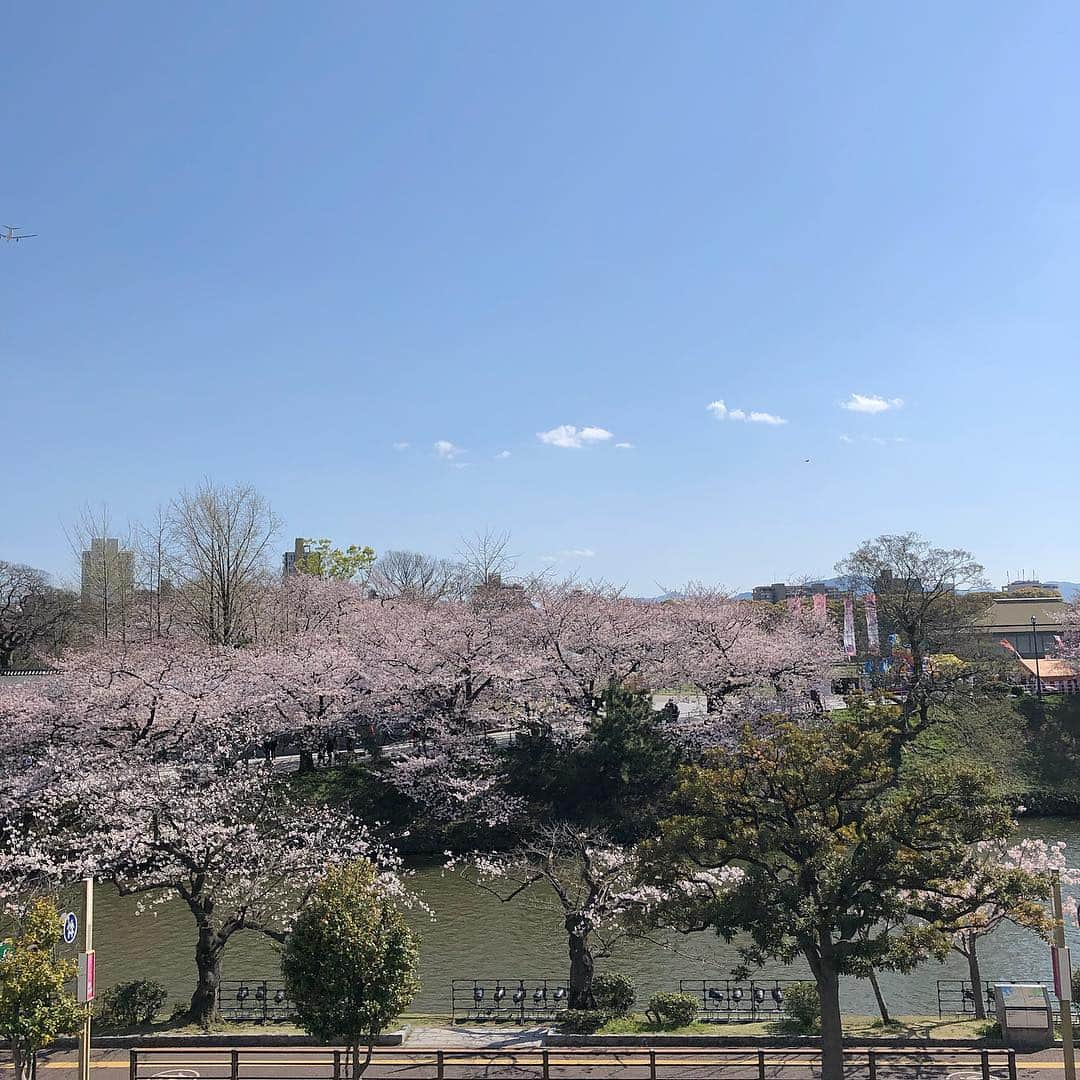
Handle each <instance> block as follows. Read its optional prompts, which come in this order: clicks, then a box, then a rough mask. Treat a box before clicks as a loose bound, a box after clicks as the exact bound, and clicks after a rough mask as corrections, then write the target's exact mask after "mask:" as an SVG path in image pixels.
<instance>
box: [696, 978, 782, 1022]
mask: <svg viewBox="0 0 1080 1080" xmlns="http://www.w3.org/2000/svg"><path fill="white" fill-rule="evenodd" d="M798 981H799V980H798V979H757V980H755V979H751V980H750V981H749V982H735V981H734V980H732V979H680V980H679V992H680V993H682V994H690V995H691V996H692V997H696V998H697V999H698V1000H699V1001H700V1004H699V1005H698V1019H699V1020H701V1021H704V1022H705V1023H727V1022H738V1021H740V1020H743V1021H746V1020H778V1019H780V1018H781V1017H782V1016H785V1015H786V1013H785V1011H784V995H785V993H786V992H787V988H788V987H789V986H791V985H793V984H794V983H796V982H798Z"/></svg>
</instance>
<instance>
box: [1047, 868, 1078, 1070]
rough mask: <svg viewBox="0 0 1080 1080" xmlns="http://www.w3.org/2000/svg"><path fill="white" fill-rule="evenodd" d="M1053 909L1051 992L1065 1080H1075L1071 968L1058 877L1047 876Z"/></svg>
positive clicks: (1053, 875)
mask: <svg viewBox="0 0 1080 1080" xmlns="http://www.w3.org/2000/svg"><path fill="white" fill-rule="evenodd" d="M1050 880H1051V883H1052V890H1051V897H1052V900H1053V907H1054V991H1055V993H1056V994H1057V999H1058V1004H1059V1006H1060V1008H1061V1049H1062V1055H1063V1057H1064V1059H1065V1080H1076V1057H1075V1054H1074V1052H1073V1029H1072V967H1071V960H1070V957H1069V950H1068V949H1066V948H1065V916H1064V914H1063V912H1062V910H1061V874H1060V873H1059V872H1058V871H1057V870H1055V871H1054V872H1053V874H1052V875H1051V879H1050Z"/></svg>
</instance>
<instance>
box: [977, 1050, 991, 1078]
mask: <svg viewBox="0 0 1080 1080" xmlns="http://www.w3.org/2000/svg"><path fill="white" fill-rule="evenodd" d="M979 1067H980V1068H981V1069H982V1080H990V1051H989V1050H980V1051H979Z"/></svg>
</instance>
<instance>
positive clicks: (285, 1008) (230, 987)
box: [218, 979, 296, 1024]
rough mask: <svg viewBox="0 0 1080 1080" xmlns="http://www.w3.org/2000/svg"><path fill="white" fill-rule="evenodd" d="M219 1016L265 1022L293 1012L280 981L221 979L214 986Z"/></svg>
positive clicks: (283, 1018) (287, 1017)
mask: <svg viewBox="0 0 1080 1080" xmlns="http://www.w3.org/2000/svg"><path fill="white" fill-rule="evenodd" d="M218 1009H219V1010H220V1011H221V1016H222V1019H224V1020H232V1021H247V1022H249V1023H251V1022H254V1023H257V1024H265V1023H267V1022H268V1021H280V1020H288V1019H289V1018H290V1017H292V1016H293V1015H294V1014H295V1011H296V1010H295V1009H294V1008H293V1004H292V1002H291V1001H290V1000H289V999H288V997H287V996H286V994H285V986H284V984H283V983H280V982H269V981H268V980H266V979H222V981H221V985H220V986H219V987H218Z"/></svg>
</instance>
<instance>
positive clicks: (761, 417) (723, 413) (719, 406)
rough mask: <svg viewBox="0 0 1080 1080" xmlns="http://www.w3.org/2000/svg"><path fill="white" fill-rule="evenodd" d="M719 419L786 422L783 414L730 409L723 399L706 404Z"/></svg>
mask: <svg viewBox="0 0 1080 1080" xmlns="http://www.w3.org/2000/svg"><path fill="white" fill-rule="evenodd" d="M705 408H706V409H708V410H709V412H711V413H712V414H713V416H715V417H716V419H717V420H737V421H741V422H743V423H747V424H772V425H776V424H786V423H787V421H786V420H785V419H784V418H783V417H782V416H777V415H776V414H775V413H767V412H747V411H746V410H745V409H729V408H728V407H727V405H726V404H725V403H724V402H723V400H722V399H717V400H716V401H710V402H709V404H708V405H706V406H705Z"/></svg>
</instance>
